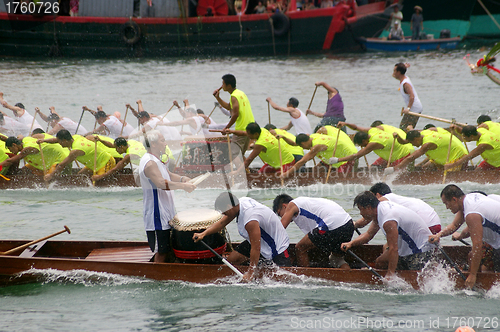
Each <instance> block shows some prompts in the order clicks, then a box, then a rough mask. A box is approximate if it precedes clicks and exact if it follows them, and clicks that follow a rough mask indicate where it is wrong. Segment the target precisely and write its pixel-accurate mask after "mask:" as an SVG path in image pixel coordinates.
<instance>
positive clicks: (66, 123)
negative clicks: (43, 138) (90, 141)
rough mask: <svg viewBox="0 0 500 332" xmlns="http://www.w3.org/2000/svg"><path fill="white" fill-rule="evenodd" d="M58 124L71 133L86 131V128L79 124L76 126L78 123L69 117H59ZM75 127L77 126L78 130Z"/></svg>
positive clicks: (84, 132)
mask: <svg viewBox="0 0 500 332" xmlns="http://www.w3.org/2000/svg"><path fill="white" fill-rule="evenodd" d="M58 124H59V125H60V126H61V127H63V128H64V129H66V130H67V131H69V132H70V133H71V135H75V134H76V135H82V136H83V135H85V134H86V133H88V131H87V129H85V127H84V126H82V125H81V124H80V126H79V127H78V123H76V122H75V121H73V120H71V119H70V118H61V120H59V122H58ZM76 127H78V132H77V133H75V132H76Z"/></svg>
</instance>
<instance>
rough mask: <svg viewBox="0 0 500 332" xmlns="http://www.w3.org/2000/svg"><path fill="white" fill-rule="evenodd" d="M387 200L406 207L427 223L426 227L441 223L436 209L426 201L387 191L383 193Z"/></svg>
mask: <svg viewBox="0 0 500 332" xmlns="http://www.w3.org/2000/svg"><path fill="white" fill-rule="evenodd" d="M384 197H385V198H387V199H388V200H389V201H391V202H394V203H396V204H399V205H402V206H404V207H407V208H408V209H410V210H412V211H413V212H415V213H416V214H418V215H419V216H420V218H422V220H423V221H424V222H425V223H426V224H427V227H432V226H435V225H441V220H440V219H439V216H438V214H437V213H436V211H435V210H434V209H433V208H432V207H431V206H430V205H429V204H427V203H426V202H424V201H423V200H421V199H418V198H413V197H405V196H400V195H396V194H393V193H389V194H386V195H384Z"/></svg>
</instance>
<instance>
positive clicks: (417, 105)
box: [399, 76, 423, 113]
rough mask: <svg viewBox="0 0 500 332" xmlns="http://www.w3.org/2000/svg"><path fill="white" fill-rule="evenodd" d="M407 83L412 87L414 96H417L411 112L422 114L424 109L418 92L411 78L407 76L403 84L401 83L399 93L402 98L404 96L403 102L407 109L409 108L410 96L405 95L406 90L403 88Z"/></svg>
mask: <svg viewBox="0 0 500 332" xmlns="http://www.w3.org/2000/svg"><path fill="white" fill-rule="evenodd" d="M405 83H408V84H409V85H411V88H412V89H413V95H414V96H415V98H414V100H413V104H412V105H411V109H410V111H412V112H415V113H422V111H423V107H422V103H421V102H420V99H419V98H418V94H417V90H415V87H414V86H413V84H412V83H411V81H410V78H409V77H406V76H405V79H404V80H403V81H402V82H401V83H399V91H401V96H403V100H404V101H405V107H406V106H408V104H409V103H410V95H409V94H407V93H405V89H404V86H403V85H404V84H405Z"/></svg>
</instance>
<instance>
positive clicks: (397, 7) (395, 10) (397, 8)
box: [394, 4, 399, 13]
mask: <svg viewBox="0 0 500 332" xmlns="http://www.w3.org/2000/svg"><path fill="white" fill-rule="evenodd" d="M394 12H395V13H397V12H399V6H398V5H397V4H396V5H394Z"/></svg>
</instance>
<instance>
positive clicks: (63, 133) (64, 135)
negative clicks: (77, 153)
mask: <svg viewBox="0 0 500 332" xmlns="http://www.w3.org/2000/svg"><path fill="white" fill-rule="evenodd" d="M56 138H57V139H60V140H65V141H71V140H72V139H73V136H71V133H70V132H69V131H67V130H66V129H61V130H59V131H58V132H57V134H56Z"/></svg>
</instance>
